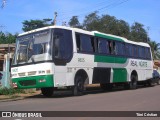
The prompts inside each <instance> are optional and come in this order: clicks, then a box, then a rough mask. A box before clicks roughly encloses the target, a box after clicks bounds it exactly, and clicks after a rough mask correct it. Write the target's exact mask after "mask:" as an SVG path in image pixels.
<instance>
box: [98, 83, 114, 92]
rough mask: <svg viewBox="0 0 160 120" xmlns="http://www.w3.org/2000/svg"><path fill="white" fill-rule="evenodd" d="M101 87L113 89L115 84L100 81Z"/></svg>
mask: <svg viewBox="0 0 160 120" xmlns="http://www.w3.org/2000/svg"><path fill="white" fill-rule="evenodd" d="M100 87H101V89H102V90H108V91H111V90H112V89H113V85H112V84H111V83H100Z"/></svg>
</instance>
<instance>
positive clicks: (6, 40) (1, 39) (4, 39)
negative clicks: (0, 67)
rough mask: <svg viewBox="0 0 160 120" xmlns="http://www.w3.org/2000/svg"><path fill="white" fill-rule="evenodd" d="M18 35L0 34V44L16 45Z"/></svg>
mask: <svg viewBox="0 0 160 120" xmlns="http://www.w3.org/2000/svg"><path fill="white" fill-rule="evenodd" d="M16 37H17V34H15V35H13V34H11V33H6V34H5V33H3V32H2V31H1V32H0V44H11V43H15V41H16Z"/></svg>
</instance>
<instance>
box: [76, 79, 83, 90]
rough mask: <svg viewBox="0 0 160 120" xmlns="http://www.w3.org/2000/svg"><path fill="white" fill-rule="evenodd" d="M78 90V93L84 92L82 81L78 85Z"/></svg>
mask: <svg viewBox="0 0 160 120" xmlns="http://www.w3.org/2000/svg"><path fill="white" fill-rule="evenodd" d="M77 88H78V91H83V83H82V82H81V80H80V81H79V82H78V83H77Z"/></svg>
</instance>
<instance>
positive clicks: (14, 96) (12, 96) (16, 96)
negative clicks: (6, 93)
mask: <svg viewBox="0 0 160 120" xmlns="http://www.w3.org/2000/svg"><path fill="white" fill-rule="evenodd" d="M18 97H20V96H19V95H11V96H10V99H15V98H18Z"/></svg>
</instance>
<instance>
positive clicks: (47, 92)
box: [41, 87, 53, 97]
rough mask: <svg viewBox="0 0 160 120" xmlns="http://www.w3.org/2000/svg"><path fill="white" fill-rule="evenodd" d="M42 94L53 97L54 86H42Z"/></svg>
mask: <svg viewBox="0 0 160 120" xmlns="http://www.w3.org/2000/svg"><path fill="white" fill-rule="evenodd" d="M41 91H42V94H43V95H44V96H45V97H52V95H53V88H52V87H49V88H41Z"/></svg>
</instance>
